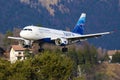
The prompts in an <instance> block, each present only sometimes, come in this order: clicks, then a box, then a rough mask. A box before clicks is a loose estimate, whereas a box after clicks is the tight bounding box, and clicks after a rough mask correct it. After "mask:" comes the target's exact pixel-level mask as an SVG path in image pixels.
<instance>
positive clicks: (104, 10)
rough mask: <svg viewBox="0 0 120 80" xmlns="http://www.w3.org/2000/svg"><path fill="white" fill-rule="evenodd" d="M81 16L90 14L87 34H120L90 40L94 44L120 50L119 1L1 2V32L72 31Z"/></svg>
mask: <svg viewBox="0 0 120 80" xmlns="http://www.w3.org/2000/svg"><path fill="white" fill-rule="evenodd" d="M82 12H85V13H86V14H87V20H86V26H85V34H86V33H96V32H104V31H113V30H117V32H115V33H114V34H111V35H108V36H104V37H102V38H99V39H90V40H89V42H90V43H91V44H93V45H95V46H97V47H99V46H101V47H103V48H106V49H120V45H119V44H118V43H119V41H120V37H119V36H120V34H119V33H120V31H119V30H120V27H119V26H120V22H119V21H120V15H119V14H120V0H9V1H6V0H0V26H1V29H0V32H1V33H5V32H6V31H7V30H13V28H14V27H17V28H23V27H25V26H27V25H43V26H45V27H49V28H55V29H63V30H66V28H70V29H73V27H74V25H75V24H76V22H77V20H78V18H79V16H80V14H81V13H82Z"/></svg>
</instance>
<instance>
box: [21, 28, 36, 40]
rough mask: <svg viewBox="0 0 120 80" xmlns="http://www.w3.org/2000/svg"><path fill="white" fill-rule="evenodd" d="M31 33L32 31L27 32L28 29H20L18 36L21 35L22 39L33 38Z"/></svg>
mask: <svg viewBox="0 0 120 80" xmlns="http://www.w3.org/2000/svg"><path fill="white" fill-rule="evenodd" d="M33 36H34V35H33V34H32V32H29V31H23V30H22V31H21V32H20V37H22V38H24V39H28V40H29V39H32V38H33Z"/></svg>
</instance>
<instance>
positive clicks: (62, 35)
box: [8, 13, 111, 52]
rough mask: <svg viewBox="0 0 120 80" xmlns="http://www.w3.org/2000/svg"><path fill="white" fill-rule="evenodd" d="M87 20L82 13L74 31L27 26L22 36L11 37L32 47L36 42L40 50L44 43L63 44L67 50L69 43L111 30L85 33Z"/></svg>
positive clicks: (63, 49) (97, 35)
mask: <svg viewBox="0 0 120 80" xmlns="http://www.w3.org/2000/svg"><path fill="white" fill-rule="evenodd" d="M85 20H86V13H82V14H81V16H80V18H79V19H78V22H77V24H76V25H75V27H74V28H73V30H72V31H63V30H57V29H51V28H45V27H38V26H33V25H31V26H26V27H24V28H23V29H22V30H21V31H20V37H11V36H9V37H8V38H9V39H16V40H20V41H23V42H24V47H26V46H27V47H28V46H29V47H31V46H32V44H33V43H34V42H37V43H38V44H39V46H40V49H39V51H43V50H44V49H43V48H42V47H41V45H42V44H43V43H46V42H47V43H53V44H55V45H57V46H63V48H62V52H67V51H68V48H67V47H66V46H67V45H70V44H73V43H77V42H81V41H84V40H87V39H88V38H97V37H100V36H103V35H106V34H110V33H111V32H102V33H95V34H84V25H85Z"/></svg>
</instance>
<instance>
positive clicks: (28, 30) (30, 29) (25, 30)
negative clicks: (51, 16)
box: [23, 29, 32, 31]
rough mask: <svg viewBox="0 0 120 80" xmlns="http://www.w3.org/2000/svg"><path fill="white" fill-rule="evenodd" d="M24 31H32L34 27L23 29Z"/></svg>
mask: <svg viewBox="0 0 120 80" xmlns="http://www.w3.org/2000/svg"><path fill="white" fill-rule="evenodd" d="M23 30H24V31H32V29H23Z"/></svg>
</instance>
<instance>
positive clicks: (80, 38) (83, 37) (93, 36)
mask: <svg viewBox="0 0 120 80" xmlns="http://www.w3.org/2000/svg"><path fill="white" fill-rule="evenodd" d="M106 34H111V32H103V33H96V34H86V35H80V36H77V37H68V38H67V39H69V40H78V39H79V40H86V39H88V38H98V37H100V36H103V35H106Z"/></svg>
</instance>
